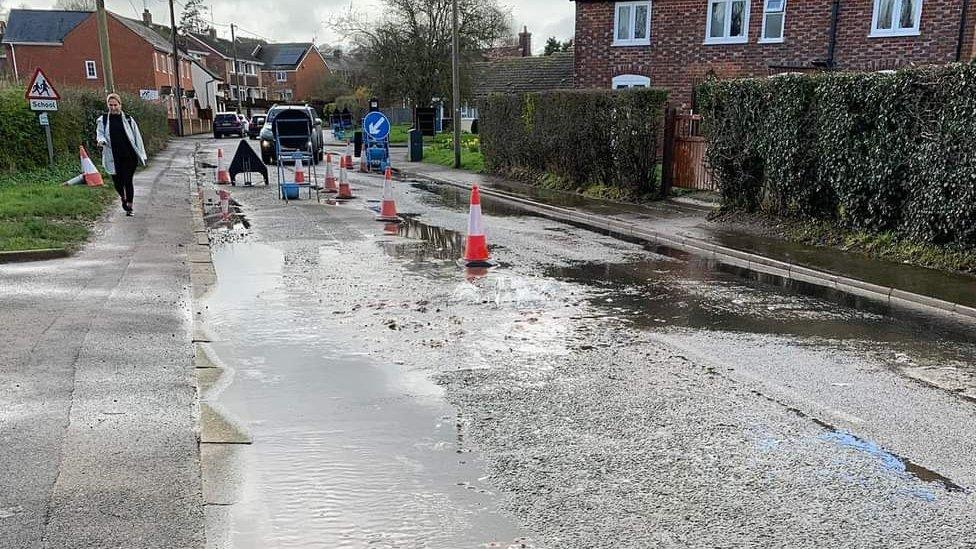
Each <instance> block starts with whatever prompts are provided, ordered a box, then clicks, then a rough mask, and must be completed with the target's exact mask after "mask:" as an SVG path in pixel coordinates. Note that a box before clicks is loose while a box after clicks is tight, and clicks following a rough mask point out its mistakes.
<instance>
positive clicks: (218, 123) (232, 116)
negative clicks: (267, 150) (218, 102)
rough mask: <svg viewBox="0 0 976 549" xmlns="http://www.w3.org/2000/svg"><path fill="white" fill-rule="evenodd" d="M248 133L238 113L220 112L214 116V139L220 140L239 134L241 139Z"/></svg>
mask: <svg viewBox="0 0 976 549" xmlns="http://www.w3.org/2000/svg"><path fill="white" fill-rule="evenodd" d="M246 132H247V129H245V127H244V124H243V122H242V121H241V119H240V118H239V117H238V115H237V113H236V112H218V113H217V114H216V115H215V116H214V121H213V135H214V139H220V138H221V137H223V136H225V135H230V134H237V135H238V136H239V137H244V135H245V133H246Z"/></svg>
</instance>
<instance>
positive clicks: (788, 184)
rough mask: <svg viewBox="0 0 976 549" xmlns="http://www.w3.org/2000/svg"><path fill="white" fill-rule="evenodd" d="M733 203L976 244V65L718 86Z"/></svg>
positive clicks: (716, 126) (714, 95) (715, 125)
mask: <svg viewBox="0 0 976 549" xmlns="http://www.w3.org/2000/svg"><path fill="white" fill-rule="evenodd" d="M699 99H700V101H699V104H700V105H701V107H702V110H701V113H702V114H703V116H704V129H705V134H706V136H707V137H708V139H709V150H708V160H709V163H710V165H711V166H712V169H713V174H714V176H715V177H716V178H717V180H718V183H719V186H720V189H721V192H722V196H723V199H724V201H725V204H726V206H727V207H729V208H732V209H744V210H749V211H754V210H760V211H763V212H766V213H771V214H775V215H781V216H788V217H800V218H811V219H826V220H833V221H838V222H840V223H841V224H842V225H843V226H846V227H849V228H852V229H856V230H865V231H871V232H888V231H890V232H894V233H896V234H900V235H902V236H906V237H909V238H911V239H913V240H918V241H924V242H931V243H935V244H947V243H957V244H961V245H965V246H973V245H976V66H972V65H952V66H948V67H940V68H926V69H911V70H904V71H899V72H896V73H888V74H879V73H871V74H863V73H828V74H818V75H788V76H777V77H773V78H764V79H745V80H731V81H713V82H709V83H707V84H705V85H704V86H702V87H701V88H700V91H699Z"/></svg>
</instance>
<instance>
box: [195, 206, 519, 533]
mask: <svg viewBox="0 0 976 549" xmlns="http://www.w3.org/2000/svg"><path fill="white" fill-rule="evenodd" d="M402 230H403V231H404V232H406V233H411V232H412V231H423V229H422V228H421V227H419V226H415V225H411V224H409V223H406V224H404V226H402ZM411 234H413V233H411ZM434 240H437V239H436V238H434ZM452 240H453V239H452V238H448V239H446V240H438V242H441V244H442V245H443V246H444V247H448V246H452V245H453V244H450V243H449V242H450V241H452ZM307 253H312V254H314V253H316V250H314V249H312V250H310V251H308V252H307ZM307 253H306V252H303V251H301V250H296V249H287V250H281V249H278V248H276V247H274V246H269V245H265V244H260V243H255V242H247V241H245V242H234V243H228V244H225V245H222V246H219V247H216V248H215V249H214V264H215V267H216V270H217V273H218V277H219V281H220V282H219V284H218V285H217V287H216V288H215V291H214V293H213V294H211V296H210V297H209V298H208V300H207V303H206V305H207V318H208V323H209V324H210V325H211V326H212V327H213V330H214V331H215V332H216V333H218V334H230V333H232V334H234V337H233V338H232V339H233V341H234V344H230V343H226V342H219V341H218V342H215V343H213V344H212V346H213V349H214V350H215V351H216V353H217V354H218V355H219V356H220V357H221V359H222V360H223V362H225V363H226V364H228V365H231V366H232V367H233V368H234V369H235V370H236V372H235V381H234V383H233V384H232V385H230V386H229V387H227V388H226V389H225V390H224V392H223V393H222V395H221V399H220V400H221V404H222V406H223V407H224V408H226V409H227V410H228V411H229V412H230V413H232V414H233V415H234V416H236V417H238V418H240V419H241V421H242V422H243V423H244V424H245V425H246V426H247V428H248V430H249V432H250V434H251V436H252V437H253V445H252V446H250V447H247V448H244V449H241V450H240V451H241V452H244V453H246V455H245V456H244V457H243V458H242V459H243V461H244V462H246V467H243V468H242V469H243V470H244V471H246V473H245V474H244V478H243V479H242V480H241V482H242V483H243V487H242V489H241V490H240V496H239V500H238V501H237V502H236V503H235V504H234V505H232V506H230V507H229V508H228V509H227V510H226V521H227V524H228V533H227V535H226V536H225V537H224V539H226V540H227V545H226V546H227V547H235V548H251V547H254V548H266V547H279V548H285V547H330V548H337V549H339V548H360V547H365V546H369V547H384V548H385V547H389V548H407V547H459V548H460V547H505V548H507V547H523V546H524V547H531V544H529V543H528V542H527V541H525V540H524V538H523V537H522V532H520V531H519V529H518V528H517V527H515V526H514V525H513V523H512V522H511V519H510V518H508V517H507V516H504V515H502V514H500V512H499V511H498V510H497V509H498V503H497V495H496V494H495V493H494V491H493V489H492V488H491V486H490V485H489V484H488V483H487V477H486V472H485V467H484V463H483V462H482V461H481V459H480V457H479V456H478V455H477V453H476V452H472V451H471V448H470V447H468V445H467V444H466V443H465V442H464V441H465V438H466V433H465V432H464V430H465V429H466V428H467V427H466V422H464V421H459V420H458V419H457V412H456V411H455V410H454V409H453V408H452V407H451V406H449V405H447V404H445V402H444V399H443V394H442V391H443V390H442V389H441V388H440V387H439V386H438V385H436V384H435V383H433V382H432V381H430V380H429V379H428V378H427V375H426V373H424V372H416V371H411V370H410V369H408V368H406V367H404V366H398V365H396V364H389V363H387V362H383V361H378V360H375V359H373V358H371V357H370V356H369V355H368V353H367V351H368V349H367V348H365V347H364V346H363V333H362V330H361V327H357V326H350V325H344V324H342V323H341V322H338V323H337V322H336V321H334V320H331V319H333V318H335V315H334V314H333V313H334V308H335V305H334V304H330V303H322V302H316V301H315V300H309V299H308V294H307V292H302V296H303V298H304V299H303V300H302V302H299V301H298V300H296V293H295V292H296V291H297V290H300V289H302V288H299V287H298V286H297V285H301V284H303V283H307V282H308V281H309V280H314V277H312V278H311V279H309V278H308V277H306V278H305V279H303V278H302V277H300V276H297V275H296V274H295V273H294V272H292V271H296V270H302V269H304V268H305V265H306V263H308V261H307V258H305V255H307ZM317 253H319V254H322V253H326V252H324V251H322V250H318V251H317ZM303 254H304V255H303ZM309 265H311V264H309ZM313 267H314V266H313ZM310 268H311V267H310ZM303 281H304V282H303ZM306 290H307V288H306ZM322 326H328V331H327V332H325V331H320V333H315V331H318V330H319V328H316V327H322ZM310 329H311V330H312V332H311V333H310V332H309V330H310ZM218 339H220V338H218ZM513 540H515V541H513Z"/></svg>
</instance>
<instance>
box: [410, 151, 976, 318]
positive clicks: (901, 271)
mask: <svg viewBox="0 0 976 549" xmlns="http://www.w3.org/2000/svg"><path fill="white" fill-rule="evenodd" d="M393 157H394V162H395V164H394V165H396V166H398V167H399V168H400V172H401V175H402V176H403V177H405V178H407V179H410V178H416V179H421V180H423V179H426V180H431V181H435V182H438V183H442V184H448V185H453V186H456V187H461V188H470V187H471V186H472V185H474V184H477V185H479V187H480V188H481V189H482V194H484V195H487V196H492V197H494V198H500V199H502V200H507V201H510V202H513V203H516V204H519V205H520V206H521V207H523V208H527V209H530V210H532V211H534V212H535V213H537V214H539V215H541V216H543V217H550V218H552V219H556V220H560V221H564V222H569V223H573V224H577V225H580V226H585V227H588V228H592V229H596V230H600V231H605V232H608V233H612V234H617V235H621V236H624V237H627V238H634V239H638V240H643V241H646V242H649V243H652V244H657V245H662V246H666V247H670V248H673V249H677V250H681V251H684V252H690V253H693V254H696V255H701V256H704V257H706V258H709V259H714V260H716V261H718V262H719V263H722V264H724V265H726V266H727V267H729V268H733V269H737V270H739V271H740V272H742V273H743V274H746V275H748V276H760V277H772V279H773V280H772V282H774V283H777V284H784V285H787V284H791V285H805V286H807V287H810V286H813V287H815V288H816V289H817V290H818V292H819V293H827V294H834V295H835V296H840V297H842V298H843V299H846V300H858V299H868V300H871V301H874V302H877V303H880V304H882V305H884V306H891V307H900V308H908V309H912V310H915V311H918V312H922V313H925V314H930V315H936V316H940V317H947V318H951V319H954V320H962V321H965V322H971V323H976V279H974V278H973V277H971V276H966V275H963V274H954V273H945V272H940V271H935V270H932V269H925V268H921V267H915V266H912V265H902V264H898V263H891V262H887V261H880V260H875V259H871V258H868V257H864V256H861V255H859V254H854V253H846V252H840V251H836V250H829V249H823V248H817V247H814V246H805V245H801V244H792V243H789V242H785V241H780V240H777V239H774V238H769V237H765V236H759V235H754V234H750V233H748V232H745V231H736V230H734V229H730V228H727V227H716V226H713V225H712V224H709V223H708V221H707V217H708V214H710V213H711V212H712V211H714V205H709V204H706V203H704V202H701V201H694V200H670V201H667V202H662V203H654V204H649V205H635V204H626V203H620V202H612V201H607V200H598V199H591V198H586V197H582V196H579V195H575V194H572V193H566V192H559V191H549V190H546V189H539V188H536V187H532V186H530V185H526V184H524V183H519V182H515V181H510V180H506V179H504V178H499V177H494V176H486V175H481V174H475V173H471V172H466V171H462V170H455V169H452V168H446V167H442V166H437V165H432V164H423V163H416V162H407V161H406V154H404V153H402V152H399V153H398V152H394V153H393Z"/></svg>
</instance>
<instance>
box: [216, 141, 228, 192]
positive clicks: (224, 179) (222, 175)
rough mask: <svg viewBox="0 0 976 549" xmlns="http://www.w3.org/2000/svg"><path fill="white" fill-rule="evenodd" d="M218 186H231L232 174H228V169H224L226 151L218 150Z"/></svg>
mask: <svg viewBox="0 0 976 549" xmlns="http://www.w3.org/2000/svg"><path fill="white" fill-rule="evenodd" d="M217 184H218V185H229V184H230V174H229V173H227V168H225V167H224V149H217Z"/></svg>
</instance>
